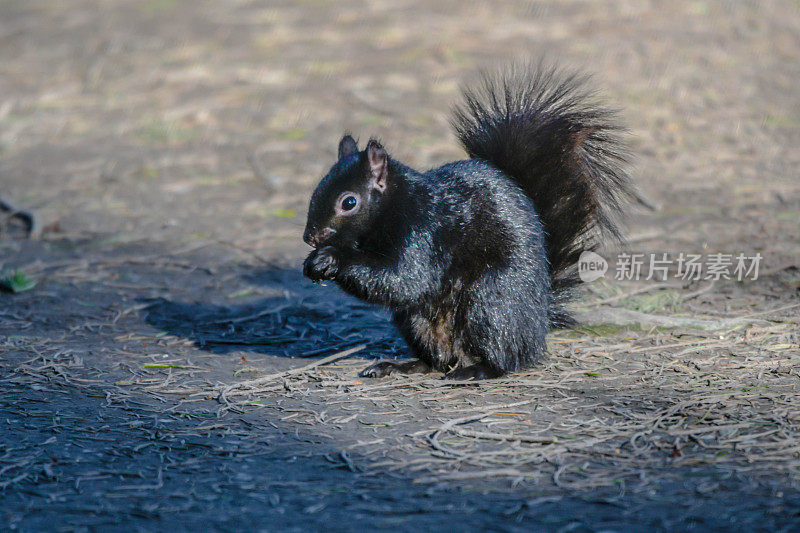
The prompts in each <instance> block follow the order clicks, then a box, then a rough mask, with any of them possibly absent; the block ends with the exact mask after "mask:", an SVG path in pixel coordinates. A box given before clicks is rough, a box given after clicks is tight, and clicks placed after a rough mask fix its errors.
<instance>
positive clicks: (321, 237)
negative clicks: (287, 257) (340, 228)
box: [303, 228, 336, 248]
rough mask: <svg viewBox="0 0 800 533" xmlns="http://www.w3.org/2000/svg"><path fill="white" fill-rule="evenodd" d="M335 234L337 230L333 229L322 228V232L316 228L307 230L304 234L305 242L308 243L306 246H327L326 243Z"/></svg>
mask: <svg viewBox="0 0 800 533" xmlns="http://www.w3.org/2000/svg"><path fill="white" fill-rule="evenodd" d="M335 233H336V230H335V229H333V228H322V229H321V230H317V229H316V228H307V229H306V231H305V232H304V233H303V240H304V241H305V242H306V244H308V245H310V246H313V247H314V248H317V247H319V246H321V245H323V244H325V242H326V241H328V240H329V239H330V238H331V237H333V235H334V234H335Z"/></svg>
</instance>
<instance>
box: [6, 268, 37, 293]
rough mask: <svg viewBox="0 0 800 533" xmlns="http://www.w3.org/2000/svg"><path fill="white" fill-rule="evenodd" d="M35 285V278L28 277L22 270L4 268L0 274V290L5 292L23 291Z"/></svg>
mask: <svg viewBox="0 0 800 533" xmlns="http://www.w3.org/2000/svg"><path fill="white" fill-rule="evenodd" d="M35 286H36V280H33V279H31V278H29V277H28V275H27V274H25V272H23V271H22V270H4V271H3V273H2V276H0V290H3V291H6V292H13V293H18V292H25V291H29V290H31V289H32V288H34V287H35Z"/></svg>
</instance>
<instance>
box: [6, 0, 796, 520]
mask: <svg viewBox="0 0 800 533" xmlns="http://www.w3.org/2000/svg"><path fill="white" fill-rule="evenodd" d="M538 57H545V58H547V59H548V60H549V61H553V62H558V63H560V64H561V65H563V66H564V67H566V68H571V69H580V70H584V71H586V72H589V73H592V74H593V75H594V83H595V85H596V86H597V87H598V88H599V89H600V91H601V94H602V95H603V97H604V98H605V99H606V100H607V101H608V102H609V103H610V104H611V105H612V106H614V107H616V108H619V109H620V114H621V117H622V119H623V121H624V122H625V123H626V124H627V125H628V127H629V129H630V137H629V142H630V146H631V151H632V152H633V154H634V156H635V164H634V168H633V171H632V174H633V177H634V179H635V181H636V182H637V183H638V184H639V186H640V188H641V189H642V191H643V192H644V194H645V195H646V196H647V197H648V198H649V199H651V200H652V202H653V203H654V204H655V206H656V209H655V210H645V209H643V208H637V209H636V210H635V212H634V214H633V217H632V220H631V221H630V224H629V235H630V244H629V245H628V247H629V249H631V250H635V251H643V252H681V251H682V252H690V253H703V254H711V253H714V252H724V253H730V254H737V253H745V254H747V255H748V256H751V255H753V254H754V253H760V254H761V255H762V256H763V260H762V263H761V270H760V271H759V279H758V280H757V281H747V282H739V281H737V280H735V279H731V280H719V281H718V282H716V283H715V282H706V281H701V282H699V283H692V284H686V283H682V282H680V281H678V282H675V283H657V282H655V281H649V282H640V283H639V284H638V285H636V286H634V282H631V283H628V284H626V283H616V282H614V281H610V282H609V283H607V284H605V285H604V284H601V282H599V281H598V282H595V283H592V284H591V285H590V286H589V287H588V289H587V292H590V293H594V294H591V295H587V298H586V299H583V300H582V305H585V307H584V309H583V311H585V312H587V313H592V312H594V313H595V314H594V317H593V318H592V320H589V321H584V322H583V325H582V326H581V327H579V328H578V329H574V330H569V331H556V332H553V333H552V334H551V335H550V337H549V339H548V341H549V344H550V347H551V350H550V351H551V355H550V357H549V358H547V359H546V360H545V361H543V362H542V363H541V365H537V366H536V367H535V368H533V369H530V370H529V371H527V372H524V373H520V374H515V375H513V376H510V377H509V378H507V379H504V380H493V381H488V382H481V383H471V384H469V386H466V387H465V386H451V385H449V384H447V383H444V384H443V383H442V382H439V381H435V382H434V379H435V377H434V378H431V377H429V376H428V377H426V376H417V377H415V378H399V379H387V380H384V381H382V382H380V383H378V384H374V383H370V382H367V383H364V382H362V381H360V380H357V378H356V376H357V372H358V371H359V370H360V369H362V368H363V367H364V366H366V364H367V362H366V361H365V360H363V359H360V358H359V357H354V358H353V359H349V360H345V361H341V362H337V363H336V364H335V365H327V366H325V367H321V368H313V367H307V368H306V369H305V370H302V369H301V367H304V365H309V364H311V365H313V364H315V362H318V361H320V359H319V358H320V357H323V356H328V355H331V354H334V353H341V351H343V350H347V349H349V348H353V347H359V346H360V347H361V348H363V349H361V350H360V351H359V352H358V353H357V354H356V355H357V356H362V355H363V356H364V357H378V356H394V355H403V354H404V353H406V347H405V346H404V344H403V343H402V341H401V340H400V339H399V336H398V334H397V332H396V331H394V329H393V328H392V327H391V325H390V323H389V321H388V320H387V317H386V316H385V314H384V313H383V312H382V311H380V310H378V309H377V308H375V307H373V306H369V305H366V304H364V303H362V302H357V301H355V300H354V299H352V298H348V297H346V296H345V295H344V294H343V293H342V291H339V290H337V289H336V287H332V286H329V287H327V288H324V287H320V286H316V285H312V284H311V283H310V282H309V281H308V280H306V279H304V278H302V276H301V273H300V268H299V266H300V263H301V261H302V259H303V257H304V256H305V254H306V253H308V247H307V246H306V245H305V244H304V243H303V242H302V240H301V234H302V231H303V226H304V224H305V215H306V208H307V203H308V199H309V196H310V194H311V191H312V190H313V188H314V186H315V185H316V183H317V182H318V180H319V179H320V177H321V176H322V175H323V174H324V173H325V172H326V171H327V169H328V168H329V166H330V165H331V163H333V161H334V159H335V156H336V147H337V143H338V141H339V139H340V136H341V135H342V133H343V132H344V131H345V130H349V131H350V132H352V133H353V134H354V135H355V136H356V137H360V139H361V140H362V146H363V141H364V140H366V139H368V138H369V137H370V136H377V137H380V138H381V139H382V140H383V141H384V143H385V146H386V147H387V149H388V150H389V152H390V154H392V155H393V156H394V157H396V158H397V159H399V160H401V161H403V162H405V163H407V164H409V165H411V166H414V167H416V168H418V169H420V170H423V169H426V168H430V167H434V166H438V165H440V164H442V163H444V162H447V161H450V160H454V159H459V158H462V157H463V152H462V151H461V149H460V148H459V147H458V144H457V142H456V139H455V136H454V135H453V133H452V132H451V131H450V128H449V126H448V114H449V108H450V106H451V105H452V104H453V103H454V102H456V101H457V99H458V93H459V85H460V84H462V83H464V82H468V81H469V80H471V79H473V78H474V76H475V75H476V73H477V71H478V70H480V69H484V68H486V69H493V68H502V66H503V65H505V64H507V63H508V62H510V61H512V60H521V61H526V60H529V59H531V58H538ZM798 147H800V3H798V2H797V1H796V0H780V1H778V0H776V1H769V2H752V1H719V2H712V1H689V0H682V1H670V2H661V1H655V0H653V1H640V0H628V1H615V2H610V1H609V2H601V1H593V0H574V1H564V0H558V1H555V0H554V1H516V2H511V1H504V0H501V1H493V2H475V1H467V2H455V1H450V0H444V1H440V2H420V1H411V0H392V1H387V0H378V1H370V2H367V1H353V0H338V1H336V2H322V1H315V0H301V1H273V2H267V1H244V0H137V1H126V0H104V1H99V0H98V1H89V0H70V1H69V2H63V1H54V0H53V1H41V0H0V200H3V201H4V202H5V203H7V204H9V205H11V204H13V205H15V206H17V207H18V208H21V209H23V210H26V211H28V212H30V213H31V214H32V215H33V216H34V217H35V218H36V219H37V221H38V228H39V229H40V230H41V235H40V237H39V238H38V239H28V238H27V236H26V235H25V232H24V228H22V226H21V224H20V223H19V222H22V221H21V220H17V219H13V220H12V219H10V218H9V216H8V215H9V213H8V212H7V210H6V211H5V212H0V289H1V290H3V291H4V292H2V293H0V390H1V393H0V421H3V426H2V427H3V429H2V431H0V497H1V498H2V502H0V522H2V523H4V524H5V525H6V526H7V527H6V529H12V527H13V528H16V527H18V528H20V529H23V530H24V529H27V530H31V531H38V530H43V529H44V530H48V529H53V528H54V526H58V527H62V526H63V529H64V530H70V529H76V530H79V531H83V530H85V529H86V528H87V527H92V526H94V527H99V528H101V529H102V528H103V527H104V526H105V527H108V526H113V527H116V528H119V527H120V524H123V527H125V526H127V527H128V528H129V529H133V526H138V527H140V528H143V529H146V530H166V529H175V526H176V524H179V525H180V526H181V527H179V528H178V529H186V528H190V529H191V528H192V527H194V529H198V530H206V529H218V530H223V531H229V530H237V529H244V530H251V529H257V527H262V528H264V529H267V530H273V529H290V530H305V529H309V528H310V527H311V528H316V529H331V527H333V528H334V529H336V528H337V527H338V528H343V527H345V526H343V524H358V525H359V526H361V525H363V526H364V528H365V529H367V530H369V529H375V528H378V527H381V528H405V529H408V530H411V529H413V530H415V531H419V530H428V529H430V530H438V529H441V528H442V527H441V526H442V524H444V523H446V524H448V525H451V524H454V523H460V524H466V526H464V527H465V528H466V529H474V530H498V529H503V530H515V529H514V528H517V529H516V530H519V531H530V530H531V529H532V528H531V527H530V524H531V523H535V524H540V525H542V524H546V525H545V526H541V527H545V528H547V529H551V530H560V531H573V530H575V531H588V530H606V531H628V530H631V529H637V528H638V529H647V530H664V531H675V530H688V529H692V528H699V529H704V528H705V529H714V530H721V529H730V530H770V531H780V530H785V531H789V530H798V527H797V523H798V520H800V517H798V515H797V509H798V508H800V487H798V480H800V458H799V456H798V446H797V443H798V441H800V390H798V380H797V376H798V371H799V369H800V366H798V365H799V364H800V359H798V354H800V349H798V347H799V344H798V343H799V342H800V339H799V338H798V334H797V331H798V328H797V325H798V323H800V302H799V301H798V296H799V295H800V293H798V291H797V289H798V286H800V231H798V227H799V226H800V179H798V169H800V150H798ZM9 292H16V294H10V293H9ZM631 316H632V317H633V318H630V317H631ZM619 317H622V319H623V320H621V321H620V320H616V319H618V318H619ZM615 320H616V321H615ZM705 328H710V329H705ZM306 357H307V358H311V359H303V358H306ZM289 369H291V371H292V374H291V376H289V375H288V374H282V373H281V372H282V371H287V370H289ZM298 369H300V370H302V371H299V370H298ZM263 376H273V381H272V382H270V383H269V384H268V385H265V387H266V388H265V389H263V390H259V391H258V392H257V393H256V392H253V393H252V394H248V395H241V396H237V397H236V398H234V399H233V400H231V402H233V403H229V402H228V401H227V400H226V401H225V402H223V403H224V404H223V403H221V402H219V401H217V399H218V398H219V393H220V390H221V388H220V387H227V386H233V385H235V384H238V385H241V383H240V382H242V381H245V380H248V379H254V378H257V377H263ZM275 376H277V377H275ZM415 380H416V381H415ZM426 380H427V381H426ZM540 407H541V408H540ZM497 409H503V412H495V411H496V410H497ZM506 409H512V411H509V412H506V411H505V410H506ZM464 413H483V414H481V415H480V416H479V417H478V418H476V419H475V421H476V422H475V423H472V422H473V420H472V419H470V420H469V421H470V423H471V425H469V426H468V427H469V428H477V429H479V430H481V431H477V432H474V433H472V434H471V435H470V434H468V433H459V432H460V431H461V428H460V426H457V424H460V422H457V421H456V420H455V418H454V417H462V416H464ZM484 415H485V416H484ZM490 415H491V416H490ZM463 420H466V419H462V421H463ZM477 420H480V423H478V422H477ZM454 424H455V425H454ZM465 427H466V426H465ZM446 428H449V429H446ZM448 431H449V433H448ZM437 435H439V436H440V437H441V441H438V442H437V441H436V436H437ZM486 435H489V437H488V438H484V437H486ZM519 436H523V437H524V436H527V437H528V439H527V441H525V442H522V441H520V440H517V437H519ZM543 436H544V437H543ZM512 437H513V438H512ZM520 438H521V437H520ZM454 450H455V451H454ZM526 520H527V521H528V523H527V524H526V523H523V521H526ZM791 523H794V524H795V526H794V527H792V526H791ZM158 524H161V525H160V526H158ZM308 524H312V526H308ZM727 526H730V528H728V527H727ZM781 528H783V529H781ZM534 529H535V528H534Z"/></svg>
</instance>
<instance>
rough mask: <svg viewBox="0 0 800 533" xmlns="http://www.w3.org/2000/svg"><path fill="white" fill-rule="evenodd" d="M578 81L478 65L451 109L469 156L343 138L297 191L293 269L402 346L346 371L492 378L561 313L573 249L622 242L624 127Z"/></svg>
mask: <svg viewBox="0 0 800 533" xmlns="http://www.w3.org/2000/svg"><path fill="white" fill-rule="evenodd" d="M587 82H588V77H587V76H584V75H581V74H578V73H574V72H566V71H562V70H560V69H559V68H557V67H554V66H547V65H545V64H544V63H543V62H539V63H538V64H533V65H529V66H527V67H522V68H520V67H511V68H508V69H506V70H505V71H501V72H498V73H495V74H489V73H484V74H483V75H482V77H481V83H480V84H479V85H477V88H472V89H470V88H467V89H465V90H464V91H463V101H462V102H461V103H460V104H458V105H456V106H455V107H454V109H453V116H452V118H451V125H452V127H453V128H454V130H455V132H456V134H457V136H458V139H459V140H460V142H461V144H462V145H463V147H464V149H465V150H466V152H467V154H468V156H469V159H467V160H463V161H456V162H453V163H448V164H445V165H443V166H441V167H439V168H436V169H433V170H429V171H427V172H418V171H416V170H413V169H411V168H409V167H407V166H406V165H404V164H403V163H401V162H399V161H397V160H395V159H393V158H392V157H390V156H389V154H388V153H387V151H386V150H385V149H384V147H383V146H382V145H381V143H380V142H379V141H377V140H375V139H371V140H370V141H369V142H368V143H367V145H366V148H365V149H364V150H363V151H359V149H358V144H357V142H356V141H355V140H354V139H353V137H352V136H351V135H349V134H345V135H344V137H343V138H342V139H341V141H340V142H339V147H338V161H337V162H336V163H334V164H333V166H332V167H331V169H330V171H329V172H328V174H327V175H326V176H325V177H324V178H323V179H322V180H321V182H320V183H319V185H318V186H317V187H316V189H315V191H314V193H313V195H312V197H311V201H310V205H309V210H308V222H307V224H306V227H305V232H304V234H303V240H304V241H305V242H306V243H307V244H309V245H311V246H312V247H313V248H314V250H313V251H312V252H311V253H310V255H309V256H308V258H307V259H306V260H305V262H304V265H303V273H304V275H305V276H306V277H308V278H310V279H311V280H312V281H315V282H319V281H324V280H332V281H335V282H336V283H337V284H338V285H339V287H341V288H342V289H343V290H344V291H346V292H347V293H349V294H351V295H353V296H355V297H357V298H360V299H362V300H365V301H367V302H372V303H375V304H380V305H383V306H386V307H388V308H389V310H390V311H391V312H392V314H393V321H394V323H395V325H396V326H397V328H398V330H399V331H400V333H401V334H402V336H403V337H404V339H405V340H406V342H407V344H408V345H409V347H410V349H411V351H412V353H413V355H414V358H413V359H411V360H399V361H398V360H382V361H378V362H376V363H375V364H373V365H371V366H369V367H368V368H366V369H365V370H364V371H362V372H361V373H360V376H362V377H381V376H385V375H388V374H391V373H394V372H401V373H414V372H431V371H440V372H443V373H444V374H445V376H444V377H445V378H446V379H458V380H467V379H485V378H495V377H500V376H502V375H504V374H506V373H508V372H514V371H519V370H522V369H525V368H529V367H531V366H532V365H534V364H535V363H537V362H538V361H539V360H541V358H542V357H543V356H544V355H545V354H546V352H547V346H546V343H545V336H546V334H547V333H548V331H549V330H551V329H553V328H563V327H569V326H572V325H574V324H575V321H574V319H573V317H572V316H571V314H570V312H569V310H568V309H567V308H566V307H565V305H566V304H567V303H569V302H570V301H571V299H572V298H573V297H574V292H575V290H574V289H575V287H576V286H577V285H578V284H579V283H580V280H579V277H578V275H577V268H576V263H577V262H578V260H579V257H580V255H581V253H583V252H584V251H586V250H594V249H596V248H597V247H598V246H599V245H600V244H601V243H602V241H603V239H604V238H606V237H608V238H613V239H616V240H621V239H622V237H621V230H620V220H621V215H623V214H624V212H625V210H626V208H627V206H628V203H629V201H631V200H636V199H638V198H640V197H639V196H638V193H637V191H636V188H635V187H634V185H633V183H632V180H631V178H630V175H629V171H628V167H629V160H630V157H629V151H628V150H627V148H626V146H625V144H624V134H625V129H624V128H622V127H621V126H620V125H619V124H618V122H617V119H616V116H617V113H616V112H615V111H613V110H610V109H608V108H607V107H605V106H603V105H602V104H598V103H597V102H596V98H595V93H594V92H593V91H592V90H591V89H589V88H588V84H587Z"/></svg>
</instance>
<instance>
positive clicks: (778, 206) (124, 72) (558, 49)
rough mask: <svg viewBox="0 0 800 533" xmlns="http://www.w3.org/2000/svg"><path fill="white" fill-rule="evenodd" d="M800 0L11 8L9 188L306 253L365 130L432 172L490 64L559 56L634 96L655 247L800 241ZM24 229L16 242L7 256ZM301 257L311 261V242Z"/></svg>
mask: <svg viewBox="0 0 800 533" xmlns="http://www.w3.org/2000/svg"><path fill="white" fill-rule="evenodd" d="M799 9H800V8H799V7H798V4H797V2H793V1H776V2H710V1H676V2H669V3H663V2H638V1H633V2H628V1H623V2H599V1H571V2H561V1H558V2H547V1H530V2H508V1H500V2H449V1H444V2H436V3H420V2H413V1H391V2H388V1H376V2H358V1H353V2H351V1H338V2H330V3H328V2H316V1H300V2H281V1H275V2H255V1H239V0H230V1H217V0H215V1H198V0H191V1H180V0H144V1H107V2H106V1H104V2H91V1H83V0H76V1H73V2H52V1H51V2H46V1H36V0H32V1H28V0H25V1H13V0H5V1H4V2H2V4H0V184H1V187H0V195H1V196H3V197H4V198H7V199H9V200H11V199H13V201H14V202H15V203H16V204H18V205H19V206H23V207H25V208H30V209H33V210H35V212H36V213H37V214H38V215H39V217H40V219H41V224H42V226H43V227H44V228H45V236H47V233H48V231H54V232H58V233H59V236H61V237H67V238H70V237H77V236H84V237H85V236H87V235H96V234H104V235H112V234H113V235H115V237H114V238H115V239H116V240H118V241H126V240H138V239H143V238H146V239H149V240H151V241H165V242H166V241H169V242H187V241H189V242H191V241H198V240H204V239H205V240H209V239H210V240H214V241H224V242H227V243H232V244H233V245H235V246H237V247H242V248H245V249H247V250H249V251H252V252H254V253H258V254H259V255H261V256H265V257H270V258H275V257H284V258H297V257H300V255H301V254H302V253H304V251H305V250H306V248H305V245H303V244H302V242H301V241H300V233H301V231H302V225H303V224H304V218H305V209H306V203H307V200H308V197H309V194H310V192H311V190H312V188H313V186H314V184H315V183H316V182H317V180H318V179H319V178H320V177H321V175H322V174H324V172H325V171H326V170H327V168H328V166H329V165H330V164H331V163H332V161H333V159H334V157H335V148H336V143H337V141H338V139H339V136H340V135H341V133H342V132H343V131H344V130H349V131H352V132H353V134H354V135H355V136H357V137H360V138H361V139H362V140H363V139H367V138H368V137H369V136H379V137H380V138H382V139H383V140H384V141H385V144H386V145H387V147H388V149H389V150H390V153H391V154H392V155H393V156H395V157H396V158H398V159H400V160H402V161H405V162H406V163H408V164H410V165H412V166H415V167H418V168H422V169H424V168H428V167H432V166H436V165H438V164H440V163H443V162H445V161H448V160H453V159H458V158H461V157H462V156H463V153H462V151H461V150H460V149H459V147H458V145H457V143H456V141H455V138H454V135H453V134H452V133H451V131H450V128H449V127H448V123H447V120H448V110H449V106H450V105H451V104H453V103H454V102H455V101H456V99H457V97H458V87H459V84H460V83H462V82H464V81H468V80H469V79H470V77H471V76H474V74H475V72H476V71H477V70H478V69H480V68H493V67H498V66H502V65H503V64H505V63H507V62H508V61H509V60H512V59H523V60H524V59H526V58H531V57H539V56H544V57H546V58H548V59H551V60H553V61H558V62H559V63H561V64H563V65H565V66H566V67H569V68H579V69H583V70H586V71H588V72H591V73H593V74H594V75H595V84H596V85H597V86H598V87H599V88H600V89H601V90H602V94H603V95H604V96H605V97H606V99H607V100H608V101H609V102H611V103H612V105H614V106H616V107H619V108H620V109H621V110H622V116H623V118H624V121H625V122H626V123H627V124H628V126H629V127H630V129H631V132H632V136H631V140H630V142H631V146H632V149H633V152H634V153H635V155H636V168H635V171H634V176H635V179H636V180H637V182H638V183H639V184H640V186H641V188H642V189H643V191H644V192H645V193H646V194H647V195H648V196H649V197H650V198H651V199H653V200H654V201H655V202H656V203H657V204H658V205H659V207H660V209H659V210H658V211H657V212H655V213H642V214H641V215H640V216H639V217H638V218H637V219H636V220H635V223H634V224H633V225H632V226H631V234H632V236H633V238H634V243H633V244H635V245H636V246H638V247H639V248H647V249H652V250H657V251H658V250H662V249H663V250H669V249H677V248H680V249H688V250H693V249H705V247H708V246H710V247H711V248H712V249H721V250H722V249H724V250H728V251H753V250H754V249H755V248H758V249H760V250H762V252H764V253H765V256H766V259H765V260H766V262H767V264H768V265H769V264H772V265H773V266H775V265H780V264H783V263H785V262H786V261H788V260H790V258H791V257H797V256H798V255H800V232H797V224H798V222H800V192H798V191H799V188H798V176H797V169H798V168H800V151H798V150H797V147H798V145H800V82H798V79H800V13H799V12H798V10H799ZM11 251H12V250H11V249H9V248H8V246H6V247H4V248H2V249H0V253H3V252H5V253H6V254H8V253H10V252H11ZM293 260H294V259H293Z"/></svg>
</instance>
